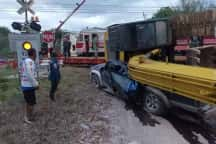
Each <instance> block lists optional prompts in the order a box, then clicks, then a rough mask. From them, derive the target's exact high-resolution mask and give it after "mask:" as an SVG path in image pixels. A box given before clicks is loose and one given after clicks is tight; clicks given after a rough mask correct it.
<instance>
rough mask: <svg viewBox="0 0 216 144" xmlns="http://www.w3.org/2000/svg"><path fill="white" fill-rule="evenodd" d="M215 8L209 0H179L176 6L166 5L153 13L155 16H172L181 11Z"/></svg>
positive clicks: (189, 11)
mask: <svg viewBox="0 0 216 144" xmlns="http://www.w3.org/2000/svg"><path fill="white" fill-rule="evenodd" d="M213 8H215V5H214V3H212V1H209V0H179V4H178V5H177V6H176V7H164V8H161V9H160V10H159V11H158V12H156V13H155V14H154V15H153V18H164V17H170V16H173V15H175V14H179V13H191V12H199V11H205V10H208V9H213Z"/></svg>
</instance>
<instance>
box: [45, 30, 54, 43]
mask: <svg viewBox="0 0 216 144" xmlns="http://www.w3.org/2000/svg"><path fill="white" fill-rule="evenodd" d="M42 36H43V42H46V43H49V42H53V41H54V39H55V34H54V33H53V32H51V31H45V32H43V35H42Z"/></svg>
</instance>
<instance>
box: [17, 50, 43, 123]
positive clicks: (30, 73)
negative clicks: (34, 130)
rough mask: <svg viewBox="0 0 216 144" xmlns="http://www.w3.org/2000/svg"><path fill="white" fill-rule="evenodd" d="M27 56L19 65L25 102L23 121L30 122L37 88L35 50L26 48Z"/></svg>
mask: <svg viewBox="0 0 216 144" xmlns="http://www.w3.org/2000/svg"><path fill="white" fill-rule="evenodd" d="M27 52H28V57H27V58H25V59H24V60H23V61H22V66H21V87H22V91H23V95H24V99H25V102H26V115H25V118H24V120H25V122H26V123H28V124H31V123H32V120H33V108H34V105H35V104H36V96H35V90H36V89H38V88H39V83H38V81H37V80H36V76H37V75H36V67H35V60H36V50H35V49H33V48H31V49H29V50H27Z"/></svg>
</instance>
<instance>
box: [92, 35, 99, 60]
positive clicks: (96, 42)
mask: <svg viewBox="0 0 216 144" xmlns="http://www.w3.org/2000/svg"><path fill="white" fill-rule="evenodd" d="M92 37H93V40H92V48H93V50H94V52H95V57H98V46H97V45H98V36H97V35H96V34H93V36H92Z"/></svg>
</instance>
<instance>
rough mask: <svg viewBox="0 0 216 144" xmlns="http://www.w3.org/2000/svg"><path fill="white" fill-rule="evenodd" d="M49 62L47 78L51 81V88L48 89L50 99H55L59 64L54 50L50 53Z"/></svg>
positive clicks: (58, 79)
mask: <svg viewBox="0 0 216 144" xmlns="http://www.w3.org/2000/svg"><path fill="white" fill-rule="evenodd" d="M51 56H52V57H51V62H50V73H49V80H50V82H51V89H50V94H49V96H50V99H51V100H52V101H55V92H56V90H57V88H58V84H59V81H60V78H61V74H60V70H59V64H58V60H57V58H56V57H57V54H56V53H55V52H53V53H52V55H51Z"/></svg>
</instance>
